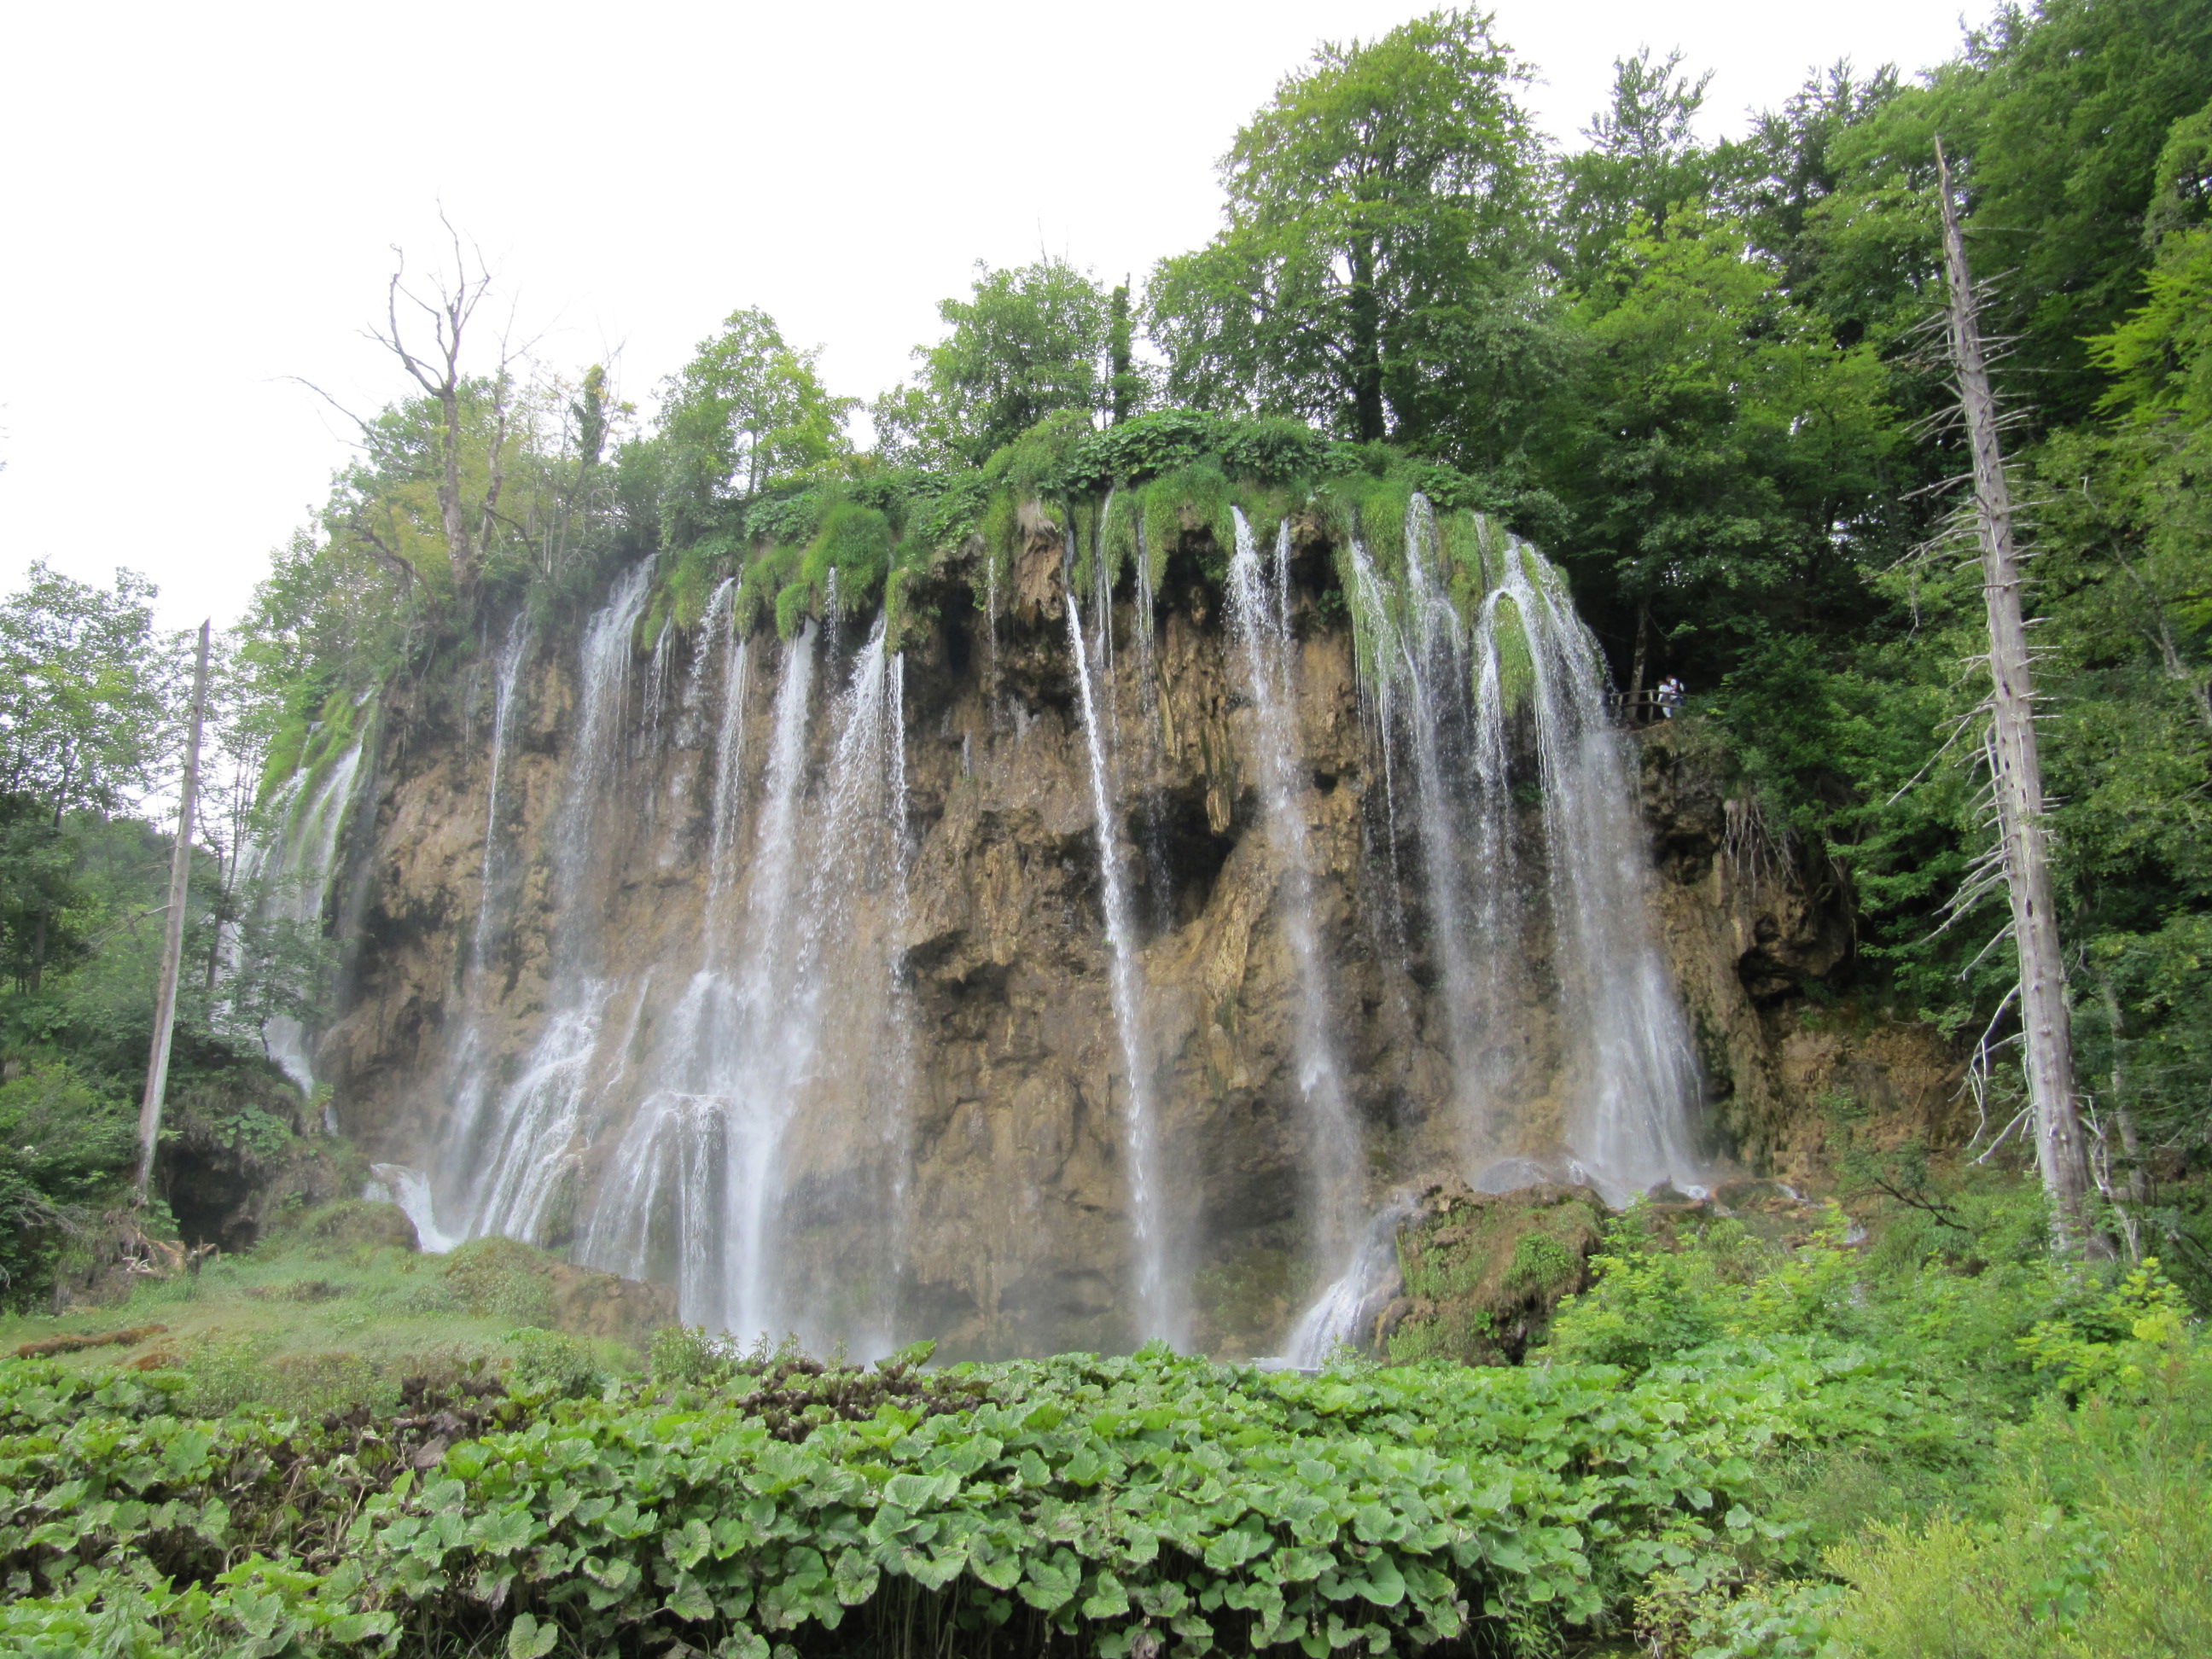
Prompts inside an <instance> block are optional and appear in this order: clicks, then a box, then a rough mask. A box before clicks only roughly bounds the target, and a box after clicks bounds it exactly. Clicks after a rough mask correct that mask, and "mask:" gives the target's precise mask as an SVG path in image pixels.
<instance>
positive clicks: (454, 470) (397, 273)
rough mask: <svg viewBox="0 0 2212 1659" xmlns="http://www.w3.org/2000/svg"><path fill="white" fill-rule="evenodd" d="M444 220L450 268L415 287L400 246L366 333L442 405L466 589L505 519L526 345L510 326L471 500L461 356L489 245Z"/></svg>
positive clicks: (444, 450)
mask: <svg viewBox="0 0 2212 1659" xmlns="http://www.w3.org/2000/svg"><path fill="white" fill-rule="evenodd" d="M438 222H439V223H441V225H443V226H444V227H445V228H446V234H447V237H448V238H450V239H451V240H452V243H453V267H452V269H451V270H449V271H441V272H440V273H438V274H437V275H436V276H434V277H433V278H432V280H431V283H430V286H429V289H428V292H427V293H424V292H417V291H416V289H413V288H411V287H410V286H409V285H408V282H407V256H406V254H405V252H404V251H403V250H401V249H398V248H396V247H395V248H394V249H393V250H392V252H393V254H394V256H395V257H396V258H398V265H397V266H396V267H395V268H394V270H392V280H391V282H390V283H388V284H387V285H386V290H385V321H384V325H383V326H382V327H380V328H372V329H370V330H369V331H368V335H369V337H370V338H371V339H373V340H374V341H375V342H376V343H378V344H379V345H381V346H382V347H383V348H384V349H386V350H387V351H389V352H390V353H392V356H395V357H397V358H398V360H399V363H400V367H401V368H404V369H405V370H406V371H407V374H408V375H409V377H410V379H412V380H414V382H415V384H416V385H417V386H420V387H422V391H423V392H424V393H425V394H426V395H428V397H429V398H430V399H431V400H432V401H433V402H434V403H435V404H436V405H437V408H438V416H439V443H438V452H439V453H438V479H437V495H438V516H439V520H440V524H441V527H442V528H443V530H444V532H445V537H446V546H447V556H448V557H449V558H450V559H451V561H452V564H453V586H454V589H455V591H456V592H459V593H462V594H468V593H471V592H474V591H475V589H476V586H477V581H478V580H479V579H480V578H481V576H482V574H483V561H484V555H485V552H486V551H487V550H488V548H489V544H490V540H491V536H492V531H493V526H495V524H497V523H499V522H500V512H499V498H500V492H501V489H502V488H503V487H504V485H505V483H506V467H507V436H508V426H509V423H510V422H511V420H512V418H513V404H512V401H511V396H510V394H511V391H512V386H513V374H512V372H511V371H512V369H513V363H514V359H515V357H516V356H517V354H518V352H519V351H520V350H522V349H526V348H518V347H516V346H515V345H514V344H513V339H512V330H511V329H502V330H501V334H500V337H499V356H498V363H497V366H496V367H495V368H494V369H493V371H492V373H491V374H490V377H489V382H488V384H489V388H490V397H491V408H490V416H491V430H490V434H489V453H488V456H487V459H486V473H485V480H484V487H483V494H482V495H480V496H478V497H477V499H476V500H474V501H470V500H467V499H466V498H465V495H464V492H463V489H462V480H461V428H462V424H463V417H464V414H465V404H466V402H467V399H468V376H467V375H466V374H465V373H464V372H463V369H462V367H461V359H462V352H463V349H464V347H465V343H466V341H467V339H468V337H469V333H470V330H471V326H472V325H474V324H475V322H476V319H477V311H478V310H479V309H480V308H481V307H482V306H483V302H484V300H485V297H486V296H487V295H489V293H490V291H491V285H492V279H491V273H490V271H489V270H488V269H487V268H486V266H485V264H484V261H483V253H482V252H480V251H479V250H478V249H477V248H476V247H475V246H474V245H473V244H466V243H464V241H463V240H462V237H461V234H460V233H459V231H458V230H456V229H454V228H453V221H452V220H450V219H448V218H447V217H446V216H445V214H444V213H443V212H442V211H441V213H440V214H439V216H438ZM403 319H405V320H404V321H403ZM424 321H427V322H428V327H429V338H428V341H427V342H424V341H423V340H422V337H421V333H420V331H421V329H422V324H423V322H424ZM410 329H411V330H412V331H411V332H410ZM364 534H366V535H368V540H369V541H370V543H371V544H372V545H373V546H375V547H376V548H377V549H378V550H380V552H383V553H385V554H386V556H388V557H391V558H392V559H395V560H397V559H398V554H397V553H396V552H394V551H392V550H390V549H388V548H386V547H385V546H384V544H383V543H382V542H381V541H380V539H379V538H376V537H375V536H374V534H372V533H369V532H364ZM399 562H403V563H404V561H399ZM410 569H411V568H410Z"/></svg>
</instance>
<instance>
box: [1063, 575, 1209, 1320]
mask: <svg viewBox="0 0 2212 1659" xmlns="http://www.w3.org/2000/svg"><path fill="white" fill-rule="evenodd" d="M1066 602H1067V646H1068V649H1069V650H1070V651H1071V652H1072V653H1073V654H1074V658H1075V683H1076V689H1077V694H1078V696H1079V711H1080V714H1081V716H1082V725H1083V739H1084V743H1085V747H1086V749H1087V750H1088V754H1089V759H1090V776H1091V822H1092V824H1093V827H1094V829H1095V830H1096V832H1097V842H1098V882H1099V887H1100V890H1101V891H1102V894H1103V904H1104V909H1105V913H1106V945H1107V952H1108V963H1107V986H1108V990H1109V995H1110V997H1111V1000H1112V1001H1113V1005H1114V1030H1115V1036H1117V1037H1118V1038H1119V1039H1120V1041H1121V1065H1122V1079H1121V1087H1122V1112H1121V1118H1122V1124H1123V1127H1124V1130H1125V1132H1126V1134H1127V1139H1126V1140H1125V1142H1124V1144H1123V1157H1124V1158H1125V1160H1126V1165H1127V1172H1128V1183H1129V1225H1130V1228H1131V1231H1132V1233H1133V1244H1134V1255H1135V1267H1136V1291H1137V1302H1138V1305H1139V1307H1140V1308H1141V1309H1142V1310H1143V1318H1144V1327H1143V1330H1144V1334H1145V1335H1146V1337H1147V1338H1148V1339H1149V1338H1153V1337H1158V1338H1162V1339H1164V1340H1168V1341H1170V1342H1172V1341H1176V1340H1178V1339H1179V1337H1180V1334H1181V1329H1182V1309H1181V1307H1180V1305H1179V1304H1180V1300H1181V1298H1180V1297H1179V1295H1178V1294H1177V1286H1176V1285H1175V1284H1173V1283H1172V1282H1171V1280H1170V1274H1169V1269H1168V1250H1169V1243H1170V1241H1169V1237H1168V1225H1167V1217H1166V1213H1165V1210H1166V1205H1165V1202H1164V1192H1163V1190H1162V1183H1161V1180H1160V1173H1161V1172H1160V1168H1159V1156H1160V1154H1159V1120H1158V1107H1157V1106H1156V1105H1155V1103H1154V1101H1153V1098H1152V1087H1153V1079H1152V1052H1151V1045H1150V1043H1149V1042H1147V1041H1146V1033H1145V1011H1144V989H1143V986H1142V984H1141V976H1142V974H1143V971H1144V970H1143V968H1142V966H1141V965H1140V963H1139V961H1138V959H1137V943H1136V927H1135V925H1134V921H1133V917H1132V915H1131V913H1130V908H1129V888H1128V877H1127V872H1126V871H1125V869H1124V868H1123V865H1122V860H1121V821H1120V817H1119V815H1118V813H1117V812H1116V811H1115V787H1114V770H1113V760H1112V754H1111V751H1110V750H1109V747H1108V736H1109V727H1108V726H1107V723H1106V720H1105V717H1104V716H1103V714H1101V712H1100V707H1099V700H1098V697H1097V693H1096V691H1095V690H1093V689H1092V684H1091V680H1092V664H1091V656H1092V651H1091V646H1090V644H1089V643H1088V642H1087V641H1085V638H1084V634H1083V609H1082V605H1081V604H1080V603H1079V600H1078V599H1077V598H1076V595H1075V588H1074V585H1073V583H1070V584H1069V585H1068V587H1067V591H1066ZM1100 633H1101V635H1102V636H1103V638H1104V639H1106V640H1107V641H1111V639H1112V637H1113V613H1112V611H1110V610H1109V611H1107V613H1106V615H1105V616H1104V617H1103V618H1102V619H1101V623H1100ZM1102 654H1103V653H1102Z"/></svg>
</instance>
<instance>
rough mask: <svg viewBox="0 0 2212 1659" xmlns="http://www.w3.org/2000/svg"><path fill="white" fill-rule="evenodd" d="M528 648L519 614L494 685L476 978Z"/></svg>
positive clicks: (474, 945)
mask: <svg viewBox="0 0 2212 1659" xmlns="http://www.w3.org/2000/svg"><path fill="white" fill-rule="evenodd" d="M529 647H530V634H529V629H528V628H527V626H526V622H525V618H524V617H523V616H521V615H517V616H516V617H515V619H514V621H513V624H512V625H511V626H509V628H508V629H507V646H506V648H505V649H504V650H502V651H501V653H500V658H499V678H497V680H496V681H495V682H494V686H493V696H492V715H491V763H490V765H489V768H488V769H487V772H488V776H487V779H486V781H485V784H484V835H483V860H481V863H480V866H479V869H478V871H477V925H476V930H475V931H474V932H473V933H471V934H470V936H469V971H470V973H471V975H474V976H477V977H481V975H482V974H483V962H484V951H485V946H486V945H487V943H488V941H489V934H490V927H491V915H492V907H493V900H494V895H495V892H496V890H497V888H498V880H497V878H498V874H499V854H500V841H499V804H500V785H501V782H502V781H504V780H505V778H506V769H507V738H508V734H509V733H510V732H513V729H514V690H515V684H516V682H517V681H518V680H519V679H520V677H521V673H522V659H523V657H524V655H525V653H526V652H527V651H528V650H529Z"/></svg>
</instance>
